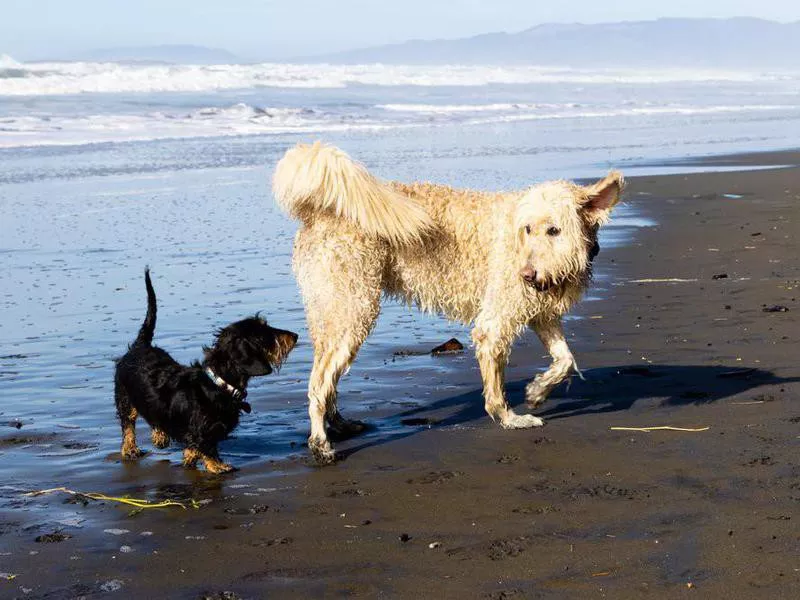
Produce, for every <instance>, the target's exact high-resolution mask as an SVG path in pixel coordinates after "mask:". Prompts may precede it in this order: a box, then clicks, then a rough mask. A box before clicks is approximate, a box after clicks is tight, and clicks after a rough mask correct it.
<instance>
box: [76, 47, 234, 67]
mask: <svg viewBox="0 0 800 600" xmlns="http://www.w3.org/2000/svg"><path fill="white" fill-rule="evenodd" d="M78 58H79V59H80V60H90V61H98V62H147V63H170V64H197V65H215V64H233V63H241V62H243V61H242V59H241V58H239V57H237V56H236V55H234V54H232V53H230V52H228V51H227V50H221V49H219V48H206V47H205V46H191V45H163V46H133V47H126V48H101V49H99V50H92V51H91V52H87V53H86V54H84V55H82V56H80V57H78Z"/></svg>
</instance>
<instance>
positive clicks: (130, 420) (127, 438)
mask: <svg viewBox="0 0 800 600" xmlns="http://www.w3.org/2000/svg"><path fill="white" fill-rule="evenodd" d="M138 416H139V413H138V411H137V410H136V409H135V408H133V407H130V408H128V409H127V410H126V411H125V412H124V413H123V412H119V420H120V424H121V425H122V449H121V450H120V453H121V454H122V458H123V459H127V460H134V459H136V458H139V457H141V456H142V455H143V454H144V452H142V451H141V450H140V449H139V447H138V446H137V445H136V419H137V418H138Z"/></svg>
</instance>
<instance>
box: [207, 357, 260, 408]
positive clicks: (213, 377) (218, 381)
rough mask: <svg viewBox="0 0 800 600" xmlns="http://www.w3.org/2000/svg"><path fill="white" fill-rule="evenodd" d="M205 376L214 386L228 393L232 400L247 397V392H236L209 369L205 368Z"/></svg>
mask: <svg viewBox="0 0 800 600" xmlns="http://www.w3.org/2000/svg"><path fill="white" fill-rule="evenodd" d="M206 375H208V378H209V379H210V380H211V381H213V382H214V385H216V386H217V387H218V388H222V389H223V390H225V391H226V392H228V393H229V394H230V395H231V396H233V397H234V399H236V400H244V399H245V398H246V397H247V392H246V391H245V390H237V389H236V388H235V387H233V386H232V385H231V384H230V383H228V382H227V381H225V380H224V379H223V378H222V377H220V376H219V375H217V374H216V373H214V371H212V370H211V367H206ZM248 412H249V411H248Z"/></svg>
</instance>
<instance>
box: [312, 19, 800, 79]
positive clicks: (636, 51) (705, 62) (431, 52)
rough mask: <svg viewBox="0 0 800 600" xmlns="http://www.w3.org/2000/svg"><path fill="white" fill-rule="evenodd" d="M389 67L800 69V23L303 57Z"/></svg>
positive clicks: (691, 25)
mask: <svg viewBox="0 0 800 600" xmlns="http://www.w3.org/2000/svg"><path fill="white" fill-rule="evenodd" d="M302 60H304V61H311V62H323V61H324V62H332V63H350V64H353V63H372V62H381V63H389V64H402V63H406V64H445V63H461V64H536V65H553V66H576V67H584V66H585V67H611V66H632V67H648V66H673V67H725V68H742V67H773V68H798V69H800V22H795V23H785V24H784V23H777V22H774V21H765V20H762V19H754V18H747V17H740V18H733V19H658V20H655V21H636V22H622V23H602V24H596V25H583V24H580V23H574V24H545V25H538V26H536V27H532V28H530V29H526V30H525V31H521V32H519V33H489V34H484V35H478V36H475V37H470V38H462V39H456V40H413V41H409V42H405V43H402V44H393V45H388V46H377V47H372V48H363V49H359V50H352V51H347V52H339V53H336V54H329V55H326V56H314V57H311V58H305V59H302Z"/></svg>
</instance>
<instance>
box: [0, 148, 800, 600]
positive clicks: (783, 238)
mask: <svg viewBox="0 0 800 600" xmlns="http://www.w3.org/2000/svg"><path fill="white" fill-rule="evenodd" d="M725 161H727V162H726V163H724V164H730V165H758V164H762V163H763V164H798V162H800V155H798V154H797V153H771V154H765V155H754V156H746V157H733V158H728V159H725ZM715 162H716V163H719V162H720V159H716V160H715ZM720 164H721V163H720ZM626 197H627V201H628V202H630V203H631V204H634V205H635V206H636V207H637V209H638V210H639V211H640V212H641V213H642V214H643V215H644V216H645V217H649V218H651V219H652V220H653V221H654V222H655V223H657V225H655V226H654V227H649V228H644V229H642V230H640V231H639V232H638V233H637V234H636V237H635V239H634V240H633V242H632V243H631V244H630V245H628V246H626V247H622V248H618V249H614V250H610V251H609V250H606V249H604V250H602V251H601V253H600V255H599V257H598V259H597V260H598V265H599V267H598V268H599V272H600V273H601V274H602V276H603V277H602V278H601V279H600V280H599V281H598V287H599V288H600V289H602V296H601V298H600V299H598V300H595V301H592V302H585V303H583V304H582V305H581V307H580V308H579V310H578V311H577V313H576V314H578V315H581V316H583V317H584V318H583V319H582V320H579V321H571V322H570V323H569V326H568V329H569V333H570V336H571V337H572V338H573V341H572V345H573V351H574V352H575V353H576V356H577V358H578V361H579V363H580V365H581V367H582V368H583V369H584V374H585V376H586V381H585V382H584V381H580V380H578V379H577V378H573V381H572V383H571V386H569V387H567V386H562V387H561V388H559V390H558V391H557V392H556V393H555V394H554V397H553V398H552V399H551V401H550V402H548V403H547V404H546V405H545V406H544V408H543V410H542V411H540V414H542V415H543V416H544V417H545V418H546V420H547V425H546V426H545V427H544V428H543V429H541V430H534V431H503V430H501V429H500V428H498V427H497V426H495V425H493V424H492V423H491V422H490V421H489V419H488V418H487V417H485V415H484V413H483V409H482V401H481V399H480V391H479V380H478V377H477V372H475V371H474V370H472V371H471V372H470V373H471V374H470V377H471V379H470V381H471V384H470V385H469V386H467V387H466V388H463V387H462V388H461V389H462V390H463V392H461V391H460V390H449V391H448V390H440V391H438V392H437V395H436V396H435V397H434V400H433V402H432V405H431V406H430V407H429V408H428V409H425V410H419V409H416V410H414V411H410V412H409V414H408V415H407V416H408V418H413V419H421V421H416V423H422V425H419V426H415V427H408V428H407V429H406V430H405V431H403V432H402V433H400V434H396V435H394V436H393V437H386V436H380V435H375V436H372V437H366V438H361V439H358V438H356V439H354V440H349V441H347V442H345V443H342V444H340V446H339V447H340V448H341V449H343V450H344V453H345V454H346V460H344V461H342V462H341V463H339V464H337V465H335V466H332V467H328V468H324V469H312V468H308V467H305V466H304V465H302V464H298V463H293V462H289V463H276V464H273V465H269V466H267V467H259V468H253V469H245V470H243V471H241V472H239V473H236V474H234V475H232V476H229V477H226V478H217V477H209V476H207V475H205V474H204V473H202V472H198V473H197V474H196V475H195V476H194V477H193V481H194V483H193V485H191V486H188V487H179V486H176V487H175V488H174V489H164V490H160V491H159V494H160V495H162V496H170V495H173V496H178V497H182V496H186V495H192V496H195V497H197V498H205V499H210V500H211V502H210V503H208V504H205V505H203V506H202V508H200V509H198V510H187V511H181V510H180V509H164V510H153V511H144V512H142V513H140V514H138V515H135V516H128V514H127V510H126V509H123V508H120V507H118V506H116V505H111V504H108V503H104V504H98V503H91V504H89V505H88V506H86V507H76V506H74V505H66V506H64V507H63V508H60V502H61V501H62V500H63V498H61V497H58V498H56V497H48V498H41V499H37V500H36V502H37V503H38V504H39V505H42V504H44V505H46V506H48V507H49V509H50V510H53V509H54V507H55V509H58V510H61V511H62V512H63V513H64V514H65V515H72V517H70V518H74V515H75V511H76V510H77V512H78V514H79V515H80V518H81V519H84V521H83V522H82V523H81V525H82V527H81V528H70V527H69V526H68V525H64V526H63V527H60V529H61V530H62V531H63V532H64V533H68V534H69V535H71V536H72V537H70V538H69V539H65V540H63V541H60V542H51V543H45V542H36V541H35V539H36V538H37V536H40V535H43V534H47V533H52V532H53V527H52V520H48V521H46V522H45V521H39V522H37V521H36V519H35V516H36V514H37V513H36V512H35V511H34V510H32V508H31V503H30V501H26V502H21V503H20V507H19V510H18V511H14V510H11V511H7V512H6V513H5V514H3V515H0V572H3V573H5V574H7V575H12V574H15V575H16V577H14V578H13V579H11V580H3V579H0V597H3V598H7V597H12V598H13V597H20V598H73V597H79V596H85V597H88V598H94V597H105V596H108V597H114V596H117V597H126V598H134V597H138V598H198V597H203V596H204V595H205V594H209V596H210V597H213V598H226V597H227V598H283V597H287V598H292V597H296V598H317V597H341V596H347V597H377V596H383V597H425V598H428V597H439V598H451V597H453V598H455V597H459V598H591V597H612V598H667V597H669V598H674V597H680V595H682V594H687V595H689V594H695V595H697V597H702V598H733V599H739V598H797V597H800V558H799V557H800V463H798V447H799V445H800V439H799V436H800V364H799V362H800V361H799V359H798V355H799V354H800V353H799V352H798V351H799V350H800V347H799V346H798V339H799V338H800V320H798V315H799V314H800V302H798V301H797V299H798V297H800V268H799V267H798V264H799V261H800V176H799V172H798V169H796V168H790V169H769V170H758V171H737V172H726V173H715V174H693V175H680V176H658V177H641V178H633V179H631V180H630V185H629V188H628V191H627V194H626ZM715 276H717V277H716V278H715ZM670 280H673V281H670ZM776 305H778V306H784V307H786V308H788V311H787V312H765V311H764V308H769V307H773V306H776ZM541 354H542V351H541V348H540V347H539V346H538V345H537V344H536V343H535V342H534V340H532V339H527V340H526V341H525V342H523V343H521V344H520V345H518V347H517V348H516V350H515V353H514V355H513V357H512V365H511V366H510V368H509V373H508V375H509V376H508V381H509V383H508V389H509V397H510V399H511V401H512V403H514V404H518V403H520V402H521V401H522V390H523V387H524V383H525V380H526V378H527V377H530V376H532V375H533V374H534V372H535V369H537V368H539V367H541V366H543V364H544V361H543V359H542V357H541ZM461 380H463V377H462V378H461ZM393 386H402V381H396V382H387V387H386V390H387V395H390V394H392V389H396V388H395V387H393ZM454 394H455V395H454ZM341 403H342V406H343V408H344V410H345V411H346V407H347V399H346V398H343V399H342V402H341ZM412 423H414V422H412ZM424 423H430V425H429V426H428V425H425V424H424ZM655 425H672V426H678V427H708V428H709V429H708V430H705V431H701V432H675V431H658V432H652V433H640V432H625V431H612V430H610V428H611V427H614V426H632V427H641V426H655ZM164 468H172V469H179V468H180V467H166V466H165V467H164ZM126 469H135V467H123V466H122V465H120V470H121V472H122V473H123V475H121V479H120V481H118V482H115V486H116V488H117V489H118V490H119V489H123V490H124V491H127V492H128V493H130V494H132V495H137V493H138V494H139V495H142V494H143V493H144V491H143V490H141V489H138V488H137V485H136V484H135V483H134V482H135V481H136V477H135V476H134V475H133V474H131V475H130V478H129V480H128V481H127V487H126V477H125V475H124V473H127V472H128V471H126ZM109 486H110V483H109V482H103V481H97V488H98V489H100V490H108V489H109ZM114 529H116V530H128V532H127V533H126V532H123V533H119V532H118V531H117V532H113V531H112V532H104V530H114ZM142 532H145V533H146V532H152V535H142ZM115 590H116V591H115ZM226 591H227V592H230V595H228V596H225V595H222V593H223V592H226Z"/></svg>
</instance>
